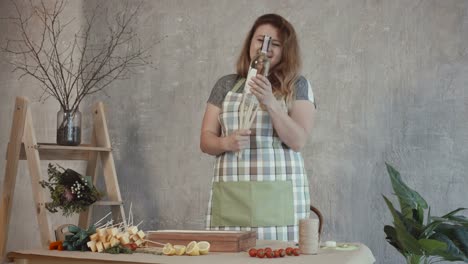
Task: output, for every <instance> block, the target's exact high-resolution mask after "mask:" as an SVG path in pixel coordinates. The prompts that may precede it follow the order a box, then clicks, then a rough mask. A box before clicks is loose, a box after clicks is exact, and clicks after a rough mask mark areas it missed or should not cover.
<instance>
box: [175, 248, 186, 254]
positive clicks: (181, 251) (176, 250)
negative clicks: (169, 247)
mask: <svg viewBox="0 0 468 264" xmlns="http://www.w3.org/2000/svg"><path fill="white" fill-rule="evenodd" d="M174 249H175V254H176V255H177V256H182V255H183V254H184V253H185V249H186V247H185V246H182V245H175V246H174Z"/></svg>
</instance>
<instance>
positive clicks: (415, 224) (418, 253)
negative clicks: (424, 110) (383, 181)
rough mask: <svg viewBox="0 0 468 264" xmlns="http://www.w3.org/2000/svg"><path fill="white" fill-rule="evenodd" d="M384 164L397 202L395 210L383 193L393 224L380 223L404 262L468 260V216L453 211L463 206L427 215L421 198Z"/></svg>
mask: <svg viewBox="0 0 468 264" xmlns="http://www.w3.org/2000/svg"><path fill="white" fill-rule="evenodd" d="M386 166H387V171H388V174H389V176H390V180H391V182H392V187H393V191H394V192H395V193H394V194H395V195H396V196H397V197H398V202H399V204H400V211H398V210H397V209H395V207H394V206H393V204H392V203H391V202H390V200H389V199H388V198H387V197H385V195H383V198H384V199H385V202H386V203H387V206H388V208H389V209H390V212H391V213H392V216H393V224H394V226H390V225H386V226H385V227H384V231H385V234H386V235H387V237H386V240H387V241H388V243H390V245H392V246H393V247H394V248H396V249H397V250H398V252H400V253H401V254H402V255H403V256H404V257H405V259H406V262H407V263H408V264H420V263H424V264H429V263H435V262H440V261H443V260H447V261H465V262H468V218H466V217H465V216H463V215H459V214H458V215H457V213H460V212H462V211H464V210H467V208H458V209H456V210H453V211H451V212H449V213H447V214H445V215H443V216H441V217H436V216H431V213H430V212H431V210H430V207H429V206H428V205H427V202H426V201H425V200H424V198H423V197H422V196H421V195H419V193H418V192H416V191H414V190H412V189H411V188H409V187H408V186H407V185H406V184H405V183H404V182H403V180H402V179H401V177H400V173H399V172H398V171H397V170H396V169H394V168H393V167H392V166H391V165H389V164H387V163H386ZM425 214H426V215H427V217H426V220H425V219H424V215H425Z"/></svg>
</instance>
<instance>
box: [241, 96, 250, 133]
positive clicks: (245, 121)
mask: <svg viewBox="0 0 468 264" xmlns="http://www.w3.org/2000/svg"><path fill="white" fill-rule="evenodd" d="M252 110H253V103H252V102H249V107H248V108H247V113H246V115H245V116H244V123H243V124H242V129H249V127H247V125H248V124H249V121H250V116H251V115H252Z"/></svg>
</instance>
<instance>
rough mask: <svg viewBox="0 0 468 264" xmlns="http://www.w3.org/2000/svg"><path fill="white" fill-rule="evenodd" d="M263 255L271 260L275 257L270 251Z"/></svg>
mask: <svg viewBox="0 0 468 264" xmlns="http://www.w3.org/2000/svg"><path fill="white" fill-rule="evenodd" d="M265 255H266V257H267V258H273V257H274V256H275V254H274V253H273V251H271V249H270V251H267V252H265Z"/></svg>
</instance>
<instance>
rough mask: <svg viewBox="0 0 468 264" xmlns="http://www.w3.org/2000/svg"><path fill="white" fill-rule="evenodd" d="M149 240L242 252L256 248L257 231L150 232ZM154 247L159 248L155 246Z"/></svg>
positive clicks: (218, 250)
mask: <svg viewBox="0 0 468 264" xmlns="http://www.w3.org/2000/svg"><path fill="white" fill-rule="evenodd" d="M147 239H148V240H151V241H156V242H159V243H171V244H173V245H185V246H186V245H187V244H188V243H190V241H208V242H210V244H211V246H210V251H212V252H240V251H245V250H248V249H249V248H252V247H255V245H256V241H257V232H255V231H206V230H157V231H148V232H147ZM150 244H151V243H150ZM153 246H157V245H156V244H153Z"/></svg>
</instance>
